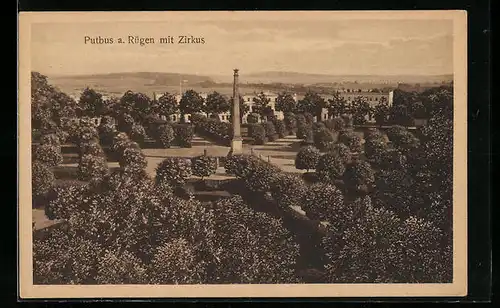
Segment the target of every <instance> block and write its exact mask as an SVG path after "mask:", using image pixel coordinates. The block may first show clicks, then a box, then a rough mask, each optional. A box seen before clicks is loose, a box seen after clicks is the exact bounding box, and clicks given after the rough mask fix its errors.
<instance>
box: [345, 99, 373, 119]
mask: <svg viewBox="0 0 500 308" xmlns="http://www.w3.org/2000/svg"><path fill="white" fill-rule="evenodd" d="M350 111H351V114H352V115H353V121H354V124H358V125H359V124H365V123H366V116H368V115H370V114H371V113H372V110H371V107H370V104H368V102H367V101H366V100H365V99H364V98H362V97H361V96H358V97H356V98H354V100H353V101H352V104H351V106H350Z"/></svg>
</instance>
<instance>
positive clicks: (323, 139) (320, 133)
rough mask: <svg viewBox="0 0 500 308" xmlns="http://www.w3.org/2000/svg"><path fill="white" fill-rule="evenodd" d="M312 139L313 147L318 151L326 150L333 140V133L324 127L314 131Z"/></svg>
mask: <svg viewBox="0 0 500 308" xmlns="http://www.w3.org/2000/svg"><path fill="white" fill-rule="evenodd" d="M313 138H314V146H315V147H316V148H318V149H319V150H320V151H324V150H326V149H327V147H328V145H329V144H330V143H332V142H334V140H335V137H334V135H333V133H332V132H331V131H330V130H329V129H328V128H326V127H324V128H320V129H318V130H315V131H314V133H313Z"/></svg>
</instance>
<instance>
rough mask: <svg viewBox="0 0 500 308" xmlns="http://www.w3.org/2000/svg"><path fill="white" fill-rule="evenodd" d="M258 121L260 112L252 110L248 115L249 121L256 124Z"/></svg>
mask: <svg viewBox="0 0 500 308" xmlns="http://www.w3.org/2000/svg"><path fill="white" fill-rule="evenodd" d="M258 122H259V115H258V114H256V113H253V112H252V113H250V114H249V115H248V116H247V123H249V124H255V123H258Z"/></svg>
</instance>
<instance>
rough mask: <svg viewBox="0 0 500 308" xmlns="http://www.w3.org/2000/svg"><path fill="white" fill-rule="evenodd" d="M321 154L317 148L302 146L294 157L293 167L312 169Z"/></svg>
mask: <svg viewBox="0 0 500 308" xmlns="http://www.w3.org/2000/svg"><path fill="white" fill-rule="evenodd" d="M320 156H321V154H320V152H319V150H318V149H317V148H315V147H313V146H305V147H302V148H301V149H300V150H299V152H298V153H297V156H296V157H295V168H297V169H306V170H309V169H314V168H316V165H317V164H318V160H319V157H320Z"/></svg>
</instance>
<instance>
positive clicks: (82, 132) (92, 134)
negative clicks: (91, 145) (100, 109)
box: [70, 122, 99, 145]
mask: <svg viewBox="0 0 500 308" xmlns="http://www.w3.org/2000/svg"><path fill="white" fill-rule="evenodd" d="M70 139H71V141H72V142H73V143H75V144H76V145H80V144H82V143H88V142H91V141H97V140H99V133H98V132H97V129H96V128H95V127H93V126H88V125H86V124H85V122H82V123H80V124H78V125H76V126H75V127H74V128H72V131H71V132H70Z"/></svg>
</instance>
